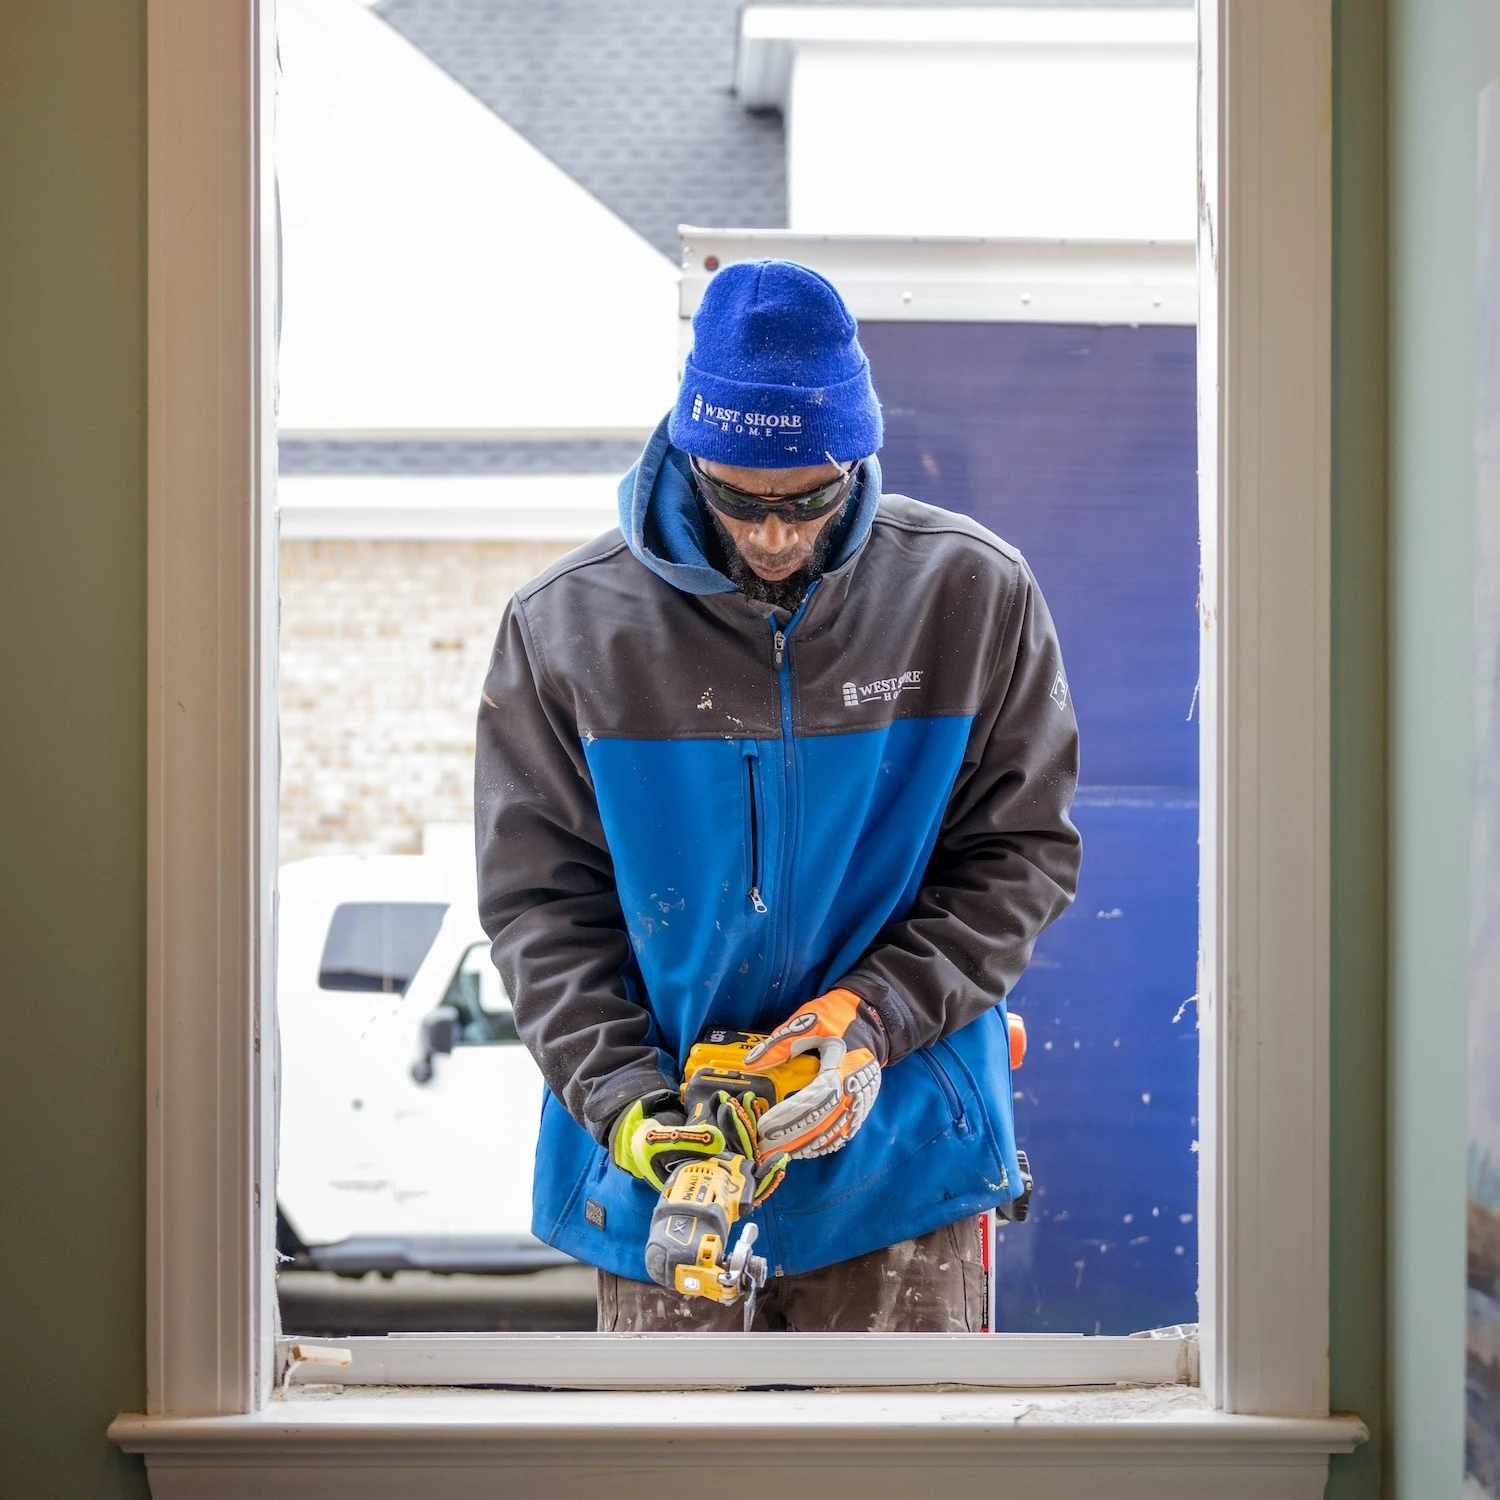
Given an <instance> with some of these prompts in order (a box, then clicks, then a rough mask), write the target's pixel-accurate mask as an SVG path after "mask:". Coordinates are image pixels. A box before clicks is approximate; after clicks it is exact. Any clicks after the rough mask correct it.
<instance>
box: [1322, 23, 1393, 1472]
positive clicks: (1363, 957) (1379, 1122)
mask: <svg viewBox="0 0 1500 1500" xmlns="http://www.w3.org/2000/svg"><path fill="white" fill-rule="evenodd" d="M1333 35H1334V78H1333V127H1334V151H1333V444H1332V470H1333V538H1332V544H1333V561H1334V568H1333V630H1332V658H1333V660H1332V668H1333V684H1332V686H1333V704H1332V708H1333V713H1332V723H1333V762H1332V763H1333V828H1332V851H1331V852H1332V861H1333V872H1334V875H1333V891H1332V905H1331V914H1332V952H1331V970H1332V972H1331V978H1332V991H1333V1000H1332V1014H1331V1018H1330V1019H1331V1025H1330V1056H1331V1063H1332V1073H1333V1077H1332V1116H1333V1131H1332V1139H1331V1142H1330V1146H1331V1153H1330V1158H1331V1159H1330V1170H1331V1175H1332V1188H1333V1193H1332V1212H1331V1218H1330V1228H1331V1244H1330V1276H1331V1289H1332V1299H1331V1306H1330V1315H1331V1317H1330V1322H1331V1327H1330V1344H1331V1348H1330V1355H1331V1358H1330V1368H1329V1379H1330V1396H1331V1399H1332V1403H1333V1406H1334V1409H1335V1410H1339V1411H1357V1412H1359V1414H1360V1415H1361V1416H1362V1417H1363V1418H1364V1419H1365V1422H1366V1424H1367V1425H1368V1426H1369V1427H1370V1430H1371V1441H1370V1442H1369V1443H1368V1444H1367V1445H1366V1446H1365V1447H1363V1448H1360V1449H1358V1450H1356V1452H1354V1453H1353V1454H1351V1455H1349V1456H1348V1457H1346V1458H1337V1459H1335V1460H1334V1461H1333V1465H1332V1468H1331V1470H1330V1474H1329V1485H1328V1495H1329V1497H1330V1500H1375V1497H1376V1496H1378V1495H1379V1494H1380V1485H1381V1474H1382V1468H1383V1465H1382V1452H1381V1448H1382V1438H1383V1423H1382V1412H1383V1398H1384V1390H1383V1373H1384V1360H1383V1353H1384V1344H1385V1328H1384V1319H1383V1317H1382V1315H1381V1309H1382V1308H1383V1306H1384V1302H1385V1254H1384V1251H1385V1214H1384V1204H1385V1153H1384V1152H1383V1150H1382V1149H1381V1143H1382V1141H1383V1139H1384V1131H1385V1099H1384V1086H1383V1085H1384V1068H1385V979H1386V965H1385V945H1384V942H1383V938H1382V934H1383V931H1384V921H1383V917H1384V909H1385V840H1386V824H1385V816H1384V813H1385V782H1386V764H1385V734H1384V730H1385V713H1386V702H1385V667H1386V655H1385V630H1386V621H1385V570H1386V548H1385V443H1384V423H1385V397H1386V392H1385V298H1386V283H1385V169H1386V161H1385V15H1384V5H1383V4H1382V3H1380V0H1335V4H1334V33H1333Z"/></svg>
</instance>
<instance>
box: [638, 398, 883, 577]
mask: <svg viewBox="0 0 1500 1500" xmlns="http://www.w3.org/2000/svg"><path fill="white" fill-rule="evenodd" d="M667 420H668V419H667V418H666V417H663V418H662V419H661V421H660V422H659V423H658V424H657V427H656V431H655V432H653V433H652V434H651V438H650V441H649V442H647V444H646V448H645V451H644V452H643V453H642V454H641V456H640V457H639V458H638V459H637V460H636V461H635V463H634V464H633V465H632V466H631V469H630V472H629V473H627V474H626V476H625V477H624V478H623V479H622V480H621V481H620V530H621V531H622V532H623V533H624V536H625V540H626V542H627V543H628V545H629V547H630V550H631V551H632V552H633V553H634V554H635V556H636V558H637V559H638V560H639V561H640V562H641V563H643V564H644V565H645V566H646V567H648V568H650V569H651V571H652V572H653V573H655V574H656V576H657V577H658V578H661V579H664V580H665V581H666V582H667V583H670V584H671V585H672V587H673V588H677V589H681V590H682V591H683V592H684V593H685V594H734V593H738V592H739V585H738V584H737V583H735V582H734V581H733V580H732V579H730V578H727V577H726V576H725V575H724V574H723V573H721V572H720V571H719V570H718V569H717V568H716V567H714V565H713V564H712V563H711V562H710V561H709V558H708V545H707V539H706V538H705V536H704V521H703V510H702V507H701V506H700V505H699V503H698V491H697V487H696V486H695V485H694V483H693V471H692V468H691V466H690V464H689V462H688V456H687V454H686V453H684V452H683V451H682V450H681V449H680V448H674V447H673V446H672V442H671V439H670V438H668V436H667ZM846 504H848V506H849V507H850V510H849V514H848V515H846V516H845V517H842V518H841V519H840V520H839V521H838V522H837V523H836V524H837V525H839V526H840V527H841V528H842V529H843V531H844V535H843V536H842V537H841V538H839V542H838V546H837V549H836V550H835V551H834V553H833V555H832V556H831V557H830V558H829V559H828V565H827V567H826V568H825V570H824V571H825V572H830V573H831V572H832V571H833V570H834V569H835V568H838V567H842V566H843V564H844V563H846V562H848V561H849V559H850V558H851V557H853V556H854V554H855V553H856V552H858V551H859V549H860V547H862V546H863V545H864V541H865V538H866V537H867V536H869V534H870V527H871V526H872V525H874V523H875V511H876V508H877V507H878V506H879V504H880V461H879V460H878V459H876V458H874V457H870V458H867V459H866V460H865V461H864V474H863V476H862V477H861V479H860V482H859V487H858V489H857V490H856V491H855V493H854V495H853V497H852V498H851V499H850V500H849V501H848V502H846Z"/></svg>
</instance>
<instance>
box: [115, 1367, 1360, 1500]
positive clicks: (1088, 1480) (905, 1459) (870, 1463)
mask: <svg viewBox="0 0 1500 1500" xmlns="http://www.w3.org/2000/svg"><path fill="white" fill-rule="evenodd" d="M109 1435H110V1437H111V1439H112V1440H113V1441H114V1442H115V1443H117V1444H118V1445H119V1446H120V1447H121V1448H123V1449H125V1450H126V1451H127V1452H130V1453H141V1454H144V1455H145V1457H146V1463H147V1466H148V1468H149V1470H150V1475H151V1490H152V1495H153V1496H154V1497H155V1500H188V1497H199V1496H206V1495H213V1496H214V1497H216V1500H218V1497H222V1500H251V1497H252V1496H255V1497H259V1496H264V1495H268V1494H272V1493H274V1494H275V1495H276V1496H277V1497H278V1500H298V1497H301V1496H307V1497H309V1500H310V1497H312V1496H314V1495H316V1496H317V1497H319V1500H341V1497H349V1500H353V1497H355V1496H360V1497H369V1500H387V1497H390V1500H394V1497H397V1496H402V1497H405V1496H419V1495H423V1496H425V1495H428V1494H432V1493H435V1492H436V1490H437V1489H438V1488H439V1487H440V1488H441V1492H442V1494H443V1495H444V1497H445V1500H470V1497H474V1500H477V1497H479V1496H485V1497H490V1496H493V1495H494V1494H497V1493H501V1492H503V1493H505V1494H507V1495H531V1494H535V1495H546V1496H549V1497H554V1496H555V1497H566V1496H571V1495H574V1494H575V1493H576V1494H578V1495H580V1496H582V1495H597V1494H599V1493H601V1492H605V1493H608V1494H609V1496H610V1500H631V1497H634V1496H637V1495H639V1496H641V1497H643V1500H644V1497H648V1496H649V1497H651V1500H659V1497H660V1496H661V1495H662V1494H663V1493H675V1492H676V1491H677V1489H679V1488H680V1487H681V1485H682V1484H683V1481H684V1480H687V1479H690V1478H693V1477H694V1476H696V1480H697V1481H701V1480H702V1477H703V1467H704V1463H705V1460H706V1459H709V1458H712V1460H713V1461H716V1462H720V1463H722V1464H724V1466H725V1468H726V1470H728V1469H729V1468H730V1467H731V1466H733V1467H740V1466H743V1465H746V1464H753V1466H754V1470H755V1474H756V1487H757V1488H762V1487H764V1486H765V1484H766V1483H767V1481H769V1482H770V1483H771V1484H772V1485H774V1487H775V1489H776V1490H777V1492H778V1494H779V1495H780V1496H782V1497H783V1500H795V1497H797V1496H800V1495H804V1494H805V1495H808V1496H813V1495H819V1496H822V1495H826V1493H827V1490H828V1488H829V1486H830V1485H835V1484H836V1485H837V1486H838V1487H839V1488H845V1487H847V1486H848V1485H849V1484H850V1483H851V1482H853V1483H854V1484H856V1486H857V1488H858V1490H859V1492H860V1493H861V1495H862V1497H864V1500H883V1497H886V1496H890V1497H895V1496H898V1495H899V1496H903V1497H904V1496H909V1495H911V1494H914V1493H931V1492H932V1482H933V1479H934V1477H936V1476H938V1475H939V1474H940V1476H941V1479H942V1483H943V1485H944V1486H945V1487H946V1486H949V1485H953V1486H960V1485H965V1484H969V1483H976V1484H979V1483H982V1484H984V1485H985V1486H986V1487H987V1489H986V1492H987V1490H988V1488H992V1487H993V1485H994V1483H995V1482H996V1480H997V1479H998V1478H1001V1477H1003V1480H1004V1485H1005V1491H1006V1495H1007V1500H1033V1497H1034V1500H1044V1497H1045V1500H1058V1497H1061V1496H1065V1495H1071V1494H1072V1493H1074V1490H1073V1486H1074V1485H1077V1486H1079V1492H1080V1493H1086V1492H1095V1493H1102V1492H1103V1491H1101V1490H1100V1488H1099V1487H1100V1485H1101V1484H1106V1485H1107V1492H1108V1493H1109V1494H1110V1495H1111V1496H1112V1497H1122V1500H1131V1497H1135V1496H1141V1497H1146V1496H1150V1497H1151V1500H1177V1497H1179V1496H1180V1497H1183V1500H1186V1497H1188V1496H1201V1495H1204V1494H1213V1495H1214V1496H1215V1497H1216V1500H1241V1497H1243V1500H1251V1497H1254V1500H1271V1497H1273V1496H1274V1497H1276V1500H1302V1497H1306V1500H1316V1497H1321V1496H1322V1493H1323V1485H1324V1479H1325V1475H1326V1470H1327V1460H1328V1456H1329V1455H1330V1454H1332V1453H1347V1452H1349V1451H1350V1450H1351V1449H1352V1448H1354V1447H1355V1446H1356V1445H1357V1444H1359V1443H1361V1442H1363V1441H1364V1439H1365V1437H1366V1432H1365V1428H1364V1426H1363V1424H1362V1423H1361V1422H1360V1421H1359V1419H1358V1418H1357V1417H1353V1416H1333V1417H1323V1418H1289V1417H1251V1416H1230V1415H1226V1414H1225V1413H1223V1412H1217V1411H1214V1410H1212V1409H1211V1408H1209V1406H1208V1405H1207V1403H1206V1401H1205V1400H1204V1398H1203V1396H1202V1393H1201V1392H1200V1391H1198V1390H1196V1389H1188V1388H1184V1387H1181V1386H1172V1387H1153V1388H1146V1389H1115V1390H1091V1391H1076V1390H1075V1391H1057V1390H1048V1391H1025V1392H1017V1391H1007V1392H1004V1393H998V1392H993V1391H976V1390H964V1391H930V1390H928V1391H921V1392H911V1391H888V1392H874V1391H861V1392H846V1391H814V1392H806V1391H803V1392H788V1391H754V1392H714V1393H701V1392H691V1393H677V1394H660V1393H649V1392H639V1391H632V1392H553V1393H538V1392H498V1391H492V1392H472V1391H466V1392H453V1391H424V1392H416V1391H407V1390H402V1391H373V1392H372V1391H369V1390H366V1391H363V1392H361V1394H359V1395H357V1396H350V1395H346V1394H344V1393H343V1392H342V1391H341V1390H340V1389H338V1388H334V1387H322V1388H319V1387H310V1388H307V1389H304V1390H303V1391H301V1392H299V1393H298V1394H297V1395H296V1396H295V1397H294V1398H292V1399H289V1400H284V1401H274V1402H272V1403H271V1404H270V1405H269V1406H268V1407H267V1408H265V1409H264V1410H263V1411H259V1412H253V1413H249V1414H246V1415H243V1416H204V1417H175V1416H174V1417H150V1416H141V1415H136V1414H124V1415H121V1416H120V1417H117V1418H116V1419H115V1421H114V1423H113V1424H112V1425H111V1427H110V1432H109ZM1106 1476H1107V1477H1106ZM724 1482H725V1483H732V1480H731V1479H730V1477H729V1475H728V1474H727V1473H726V1476H725V1478H724ZM669 1486H670V1489H669ZM1084 1486H1087V1487H1088V1490H1085V1489H1084V1488H1083V1487H1084ZM601 1487H602V1488H601ZM971 1493H972V1491H971Z"/></svg>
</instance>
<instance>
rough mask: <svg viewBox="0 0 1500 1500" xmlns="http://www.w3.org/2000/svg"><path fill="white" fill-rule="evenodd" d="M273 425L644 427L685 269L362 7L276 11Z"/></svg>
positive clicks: (663, 395)
mask: <svg viewBox="0 0 1500 1500" xmlns="http://www.w3.org/2000/svg"><path fill="white" fill-rule="evenodd" d="M277 37H278V45H279V49H280V56H281V82H280V87H279V89H278V92H277V105H276V108H277V157H278V164H277V170H278V178H279V186H280V199H281V218H282V240H283V265H284V279H283V302H282V308H283V312H282V339H281V365H280V373H281V411H280V420H281V426H282V429H283V430H291V431H313V432H382V431H384V432H393V431H402V432H411V431H417V432H453V431H466V430H467V431H495V430H510V429H532V430H535V429H555V428H562V429H573V430H577V429H580V428H583V429H590V430H598V429H616V428H643V427H649V426H652V425H653V424H654V423H655V422H656V421H657V420H658V419H659V418H660V416H661V415H662V413H663V412H664V411H665V410H666V409H667V407H668V406H669V405H670V404H671V401H672V397H673V394H674V390H675V385H676V379H675V372H676V347H677V272H676V270H675V268H674V267H673V266H672V265H671V264H670V263H669V262H668V261H667V260H665V259H664V258H663V257H662V256H661V255H660V254H659V253H658V252H657V251H656V250H655V249H653V248H652V247H651V246H650V245H649V244H647V243H646V241H645V240H643V239H641V238H640V237H639V236H638V235H637V234H636V233H635V232H634V231H633V230H632V229H630V228H629V227H628V226H626V225H625V224H624V223H623V222H622V221H621V220H619V219H618V218H616V217H615V216H614V215H613V214H612V213H610V212H609V210H608V209H606V208H605V207H604V206H603V205H602V204H600V203H599V201H598V200H597V199H595V198H593V197H591V196H590V195H589V194H588V193H587V192H585V191H584V189H583V188H581V187H580V186H579V185H578V184H577V183H576V182H574V181H573V179H572V178H570V177H568V176H567V175H566V174H565V173H564V172H562V171H561V170H560V169H559V168H557V167H556V166H554V165H553V164H552V163H551V162H550V161H549V160H548V159H547V158H546V157H544V156H543V155H542V154H541V153H540V152H538V151H537V150H536V149H535V148H534V147H532V146H530V145H529V144H528V143H527V142H526V141H525V140H523V139H522V138H521V137H520V136H519V135H518V134H517V133H516V132H515V131H514V130H513V129H511V128H510V126H508V125H507V124H505V123H504V121H502V120H500V119H498V118H497V117H496V116H495V115H494V114H492V113H491V112H490V111H489V110H488V109H487V108H486V107H485V106H484V105H483V104H481V103H479V101H478V100H476V99H475V98H473V96H472V95H470V94H469V93H468V92H467V91H466V90H464V89H463V88H462V87H460V85H458V84H457V83H455V82H454V81H453V80H452V79H451V78H450V77H449V76H448V75H447V74H446V73H444V72H442V70H441V69H439V68H438V67H437V66H436V65H435V64H434V63H432V62H431V61H430V60H429V59H428V58H427V57H425V56H424V55H423V54H422V53H421V52H419V51H417V50H416V48H414V47H412V46H411V45H410V43H408V42H407V41H405V40H404V39H403V38H402V37H400V36H399V35H398V34H397V33H396V32H395V31H393V30H392V29H391V28H390V27H388V26H387V25H386V24H385V23H384V22H383V21H381V20H380V19H379V18H378V17H377V16H375V15H373V14H371V13H370V12H368V11H366V10H365V9H363V8H362V7H361V6H360V5H358V4H356V3H354V0H280V3H279V4H278V6H277Z"/></svg>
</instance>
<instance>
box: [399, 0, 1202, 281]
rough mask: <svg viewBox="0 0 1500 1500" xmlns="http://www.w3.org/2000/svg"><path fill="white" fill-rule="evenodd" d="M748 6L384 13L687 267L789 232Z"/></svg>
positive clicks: (468, 3) (427, 2)
mask: <svg viewBox="0 0 1500 1500" xmlns="http://www.w3.org/2000/svg"><path fill="white" fill-rule="evenodd" d="M743 3H744V0H383V3H381V4H380V5H379V6H377V12H378V14H380V15H381V16H383V17H384V18H385V20H386V21H388V22H389V23H390V24H391V25H392V26H393V27H395V29H396V30H397V31H399V32H400V33H401V34H402V35H403V36H404V37H406V39H407V40H408V41H410V42H411V43H413V44H414V45H415V46H416V47H418V48H420V49H421V50H422V51H423V52H425V53H426V54H427V55H428V56H429V57H430V58H431V59H432V60H433V61H434V62H435V63H437V64H438V66H439V67H441V68H442V69H444V70H445V71H446V72H447V73H449V74H450V75H451V76H452V77H453V78H455V79H456V80H457V81H458V82H459V83H461V84H462V85H463V86H464V87H465V88H466V89H468V90H469V92H470V93H472V94H474V95H475V96H476V97H477V98H478V99H480V100H481V101H482V102H483V103H485V104H487V105H488V106H489V107H490V108H491V109H492V110H494V112H495V113H496V114H497V115H499V116H500V117H501V119H503V120H505V121H506V123H507V124H509V125H511V126H512V127H513V128H514V129H515V130H517V131H519V132H520V134H521V135H522V136H524V137H525V139H526V140H528V141H530V142H531V144H532V145H534V146H535V147H537V149H538V150H540V151H541V152H543V153H544V154H545V155H546V156H548V157H550V158H551V159H552V161H554V162H555V163H556V164H557V165H558V166H559V167H561V168H562V169H563V171H565V172H566V173H568V175H569V176H570V177H572V178H574V179H575V180H576V181H577V182H579V183H580V184H582V186H583V187H585V188H587V189H588V191H589V192H591V193H592V194H593V195H594V196H595V197H596V198H598V199H599V200H600V202H602V203H603V204H605V206H606V207H608V208H609V209H611V210H612V211H613V212H614V213H615V214H617V215H618V216H619V217H620V218H622V219H624V220H625V222H626V223H627V224H629V225H631V226H632V227H633V228H634V229H635V230H636V231H637V232H638V233H639V234H641V235H642V236H643V237H644V238H645V239H647V240H649V241H650V242H651V244H653V245H655V246H656V248H657V249H658V250H660V251H661V252H662V254H663V255H665V256H667V257H668V258H669V259H670V260H671V261H672V262H673V264H676V261H677V257H678V253H679V247H678V242H677V226H678V225H679V224H710V225H713V226H714V227H715V228H722V229H730V228H733V229H782V228H785V227H786V151H785V140H784V136H783V131H782V123H781V119H780V117H779V116H778V115H775V114H751V113H750V112H749V111H747V110H746V109H744V108H743V107H742V106H741V105H740V103H739V102H738V100H736V99H735V97H734V95H733V93H732V92H731V89H730V84H731V80H732V78H733V76H734V51H735V42H736V37H737V35H738V31H739V12H740V9H741V6H742V4H743ZM760 3H764V0H760ZM799 3H804V4H805V3H809V0H799ZM812 3H834V0H812ZM863 3H865V4H869V3H872V0H863ZM873 3H876V4H881V3H904V4H908V5H909V4H912V3H919V4H920V3H927V0H873ZM949 3H952V0H949ZM971 3H972V0H971ZM980 3H995V4H1013V3H1016V0H980ZM1027 3H1030V4H1038V3H1041V4H1052V5H1088V4H1094V5H1098V4H1100V3H1103V4H1105V5H1123V6H1151V5H1161V4H1163V3H1166V4H1190V3H1192V0H1027Z"/></svg>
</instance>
